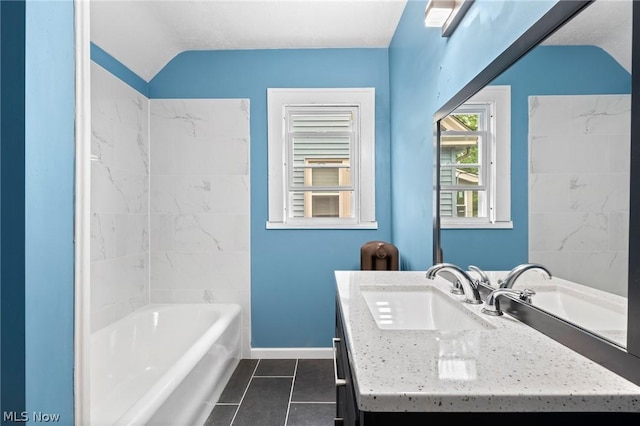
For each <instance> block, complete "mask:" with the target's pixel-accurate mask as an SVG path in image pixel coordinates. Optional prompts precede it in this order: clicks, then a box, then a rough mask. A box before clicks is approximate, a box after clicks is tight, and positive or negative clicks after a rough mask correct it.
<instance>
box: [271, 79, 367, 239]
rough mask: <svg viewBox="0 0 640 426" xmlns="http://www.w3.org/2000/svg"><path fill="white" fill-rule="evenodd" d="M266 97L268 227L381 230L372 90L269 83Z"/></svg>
mask: <svg viewBox="0 0 640 426" xmlns="http://www.w3.org/2000/svg"><path fill="white" fill-rule="evenodd" d="M267 103H268V115H269V117H268V119H269V120H268V123H269V129H268V130H269V132H268V133H269V220H268V221H267V228H269V229H278V228H285V229H287V228H320V229H322V228H330V229H341V228H343V229H351V228H366V229H375V228H377V222H376V220H375V91H374V89H372V88H356V89H268V90H267Z"/></svg>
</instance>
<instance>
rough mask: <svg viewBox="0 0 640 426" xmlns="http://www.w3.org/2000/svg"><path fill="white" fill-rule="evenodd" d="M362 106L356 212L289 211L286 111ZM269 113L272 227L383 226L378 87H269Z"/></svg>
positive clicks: (354, 165) (355, 164)
mask: <svg viewBox="0 0 640 426" xmlns="http://www.w3.org/2000/svg"><path fill="white" fill-rule="evenodd" d="M345 106H347V107H357V108H358V114H357V119H358V123H357V128H358V135H357V136H356V137H357V140H355V141H354V145H355V149H354V150H353V157H352V159H351V179H352V185H353V187H354V189H355V191H354V196H353V197H352V198H353V200H352V201H353V213H354V215H353V217H352V218H339V217H331V218H326V217H315V218H314V217H303V218H290V217H288V214H287V204H288V196H289V191H288V182H287V178H288V173H287V165H286V159H287V157H288V152H287V150H288V149H289V145H290V144H289V141H288V140H287V127H286V126H287V121H286V111H287V109H288V108H292V107H317V108H320V109H321V108H324V107H345ZM267 116H268V121H267V125H268V156H269V158H268V165H269V175H268V189H269V192H268V196H269V198H268V201H269V209H268V215H269V216H268V220H267V223H266V229H377V228H378V223H377V221H376V219H375V89H374V88H344V89H342V88H339V89H316V88H314V89H304V88H295V89H291V88H286V89H283V88H269V89H267Z"/></svg>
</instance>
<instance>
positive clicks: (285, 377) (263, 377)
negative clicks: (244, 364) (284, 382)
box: [254, 376, 293, 379]
mask: <svg viewBox="0 0 640 426" xmlns="http://www.w3.org/2000/svg"><path fill="white" fill-rule="evenodd" d="M254 377H255V378H256V379H291V378H293V376H254Z"/></svg>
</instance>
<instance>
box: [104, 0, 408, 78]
mask: <svg viewBox="0 0 640 426" xmlns="http://www.w3.org/2000/svg"><path fill="white" fill-rule="evenodd" d="M406 1H407V0H233V1H230V0H128V1H123V0H94V1H92V2H91V41H93V42H94V43H95V44H97V45H98V46H100V47H101V48H102V49H104V50H106V51H107V52H109V53H110V54H111V55H112V56H114V57H115V58H116V59H118V60H119V61H120V62H122V63H124V64H125V65H126V66H127V67H129V68H130V69H131V70H132V71H134V72H135V73H136V74H138V75H139V76H140V77H142V78H143V79H145V80H146V81H149V80H151V79H152V78H153V77H154V76H155V75H156V73H157V72H158V71H160V70H161V69H162V68H163V67H164V66H165V65H166V64H167V62H169V61H170V60H171V59H173V58H174V57H175V56H176V55H177V54H179V53H181V52H184V51H188V50H227V49H283V48H331V47H335V48H342V47H344V48H347V47H388V46H389V43H390V42H391V38H392V37H393V33H394V32H395V29H396V26H397V25H398V22H399V20H400V17H401V16H402V12H403V10H404V7H405V4H406Z"/></svg>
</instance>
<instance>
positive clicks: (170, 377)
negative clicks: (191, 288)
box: [89, 303, 242, 425]
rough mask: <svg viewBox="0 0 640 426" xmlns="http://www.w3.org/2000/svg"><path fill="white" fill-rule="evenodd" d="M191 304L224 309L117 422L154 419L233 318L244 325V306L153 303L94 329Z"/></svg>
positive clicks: (104, 328)
mask: <svg viewBox="0 0 640 426" xmlns="http://www.w3.org/2000/svg"><path fill="white" fill-rule="evenodd" d="M187 306H197V307H201V308H215V309H213V310H216V311H220V313H221V315H220V317H219V318H218V319H216V321H215V322H214V323H213V324H212V325H211V326H210V327H209V328H207V330H206V331H205V332H204V333H203V334H202V335H201V336H200V337H199V338H198V339H197V340H196V341H194V342H193V343H192V344H191V345H190V346H189V347H188V348H185V352H184V353H183V354H182V355H181V356H180V358H179V359H178V360H176V362H175V363H173V364H172V365H171V367H169V368H168V369H167V370H166V371H165V372H164V373H162V375H161V376H160V377H159V378H158V380H156V381H155V382H154V383H153V385H152V386H151V387H149V388H148V389H146V391H145V393H144V394H143V395H142V396H141V397H140V398H139V399H137V400H136V401H133V403H132V404H131V405H130V406H129V407H128V408H127V409H126V410H125V411H123V412H122V414H121V415H120V416H119V417H117V419H116V421H115V423H114V424H117V425H143V424H145V423H146V422H147V421H148V420H149V419H151V417H152V416H153V414H154V413H155V412H156V411H157V410H158V409H159V408H160V407H161V406H162V404H164V403H165V402H166V401H167V399H168V398H169V397H170V396H171V394H172V393H173V392H174V391H175V390H176V388H177V387H178V386H179V385H180V384H181V383H182V381H183V380H184V379H185V378H186V377H187V375H188V374H189V372H190V371H191V370H193V368H194V367H195V366H196V365H197V364H198V362H199V361H200V360H201V359H202V358H203V357H204V356H205V355H206V353H207V352H208V350H209V349H210V348H211V347H212V346H213V344H214V343H215V342H216V341H217V340H218V339H219V338H220V336H221V335H222V334H223V333H224V332H225V331H226V330H227V329H228V328H229V325H230V324H231V322H233V321H234V320H237V321H239V322H240V325H241V324H242V307H241V306H240V305H239V304H237V303H209V304H202V303H151V304H148V305H145V306H143V307H142V308H140V309H138V310H136V311H134V312H132V313H130V314H129V315H127V316H125V317H123V318H121V319H120V320H118V321H116V322H114V323H112V324H109V325H108V326H106V327H103V328H101V329H99V330H96V331H94V332H93V333H91V337H93V336H94V334H98V333H100V332H103V333H108V332H109V331H111V330H113V329H115V328H117V325H118V323H121V322H125V321H126V320H129V319H131V317H134V316H136V315H139V314H140V313H143V312H145V311H153V310H154V309H156V308H184V307H187ZM92 402H93V401H92ZM91 408H94V404H91ZM89 418H90V419H91V422H92V423H94V422H97V421H99V419H95V418H93V417H92V416H91V412H90V413H89Z"/></svg>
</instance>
